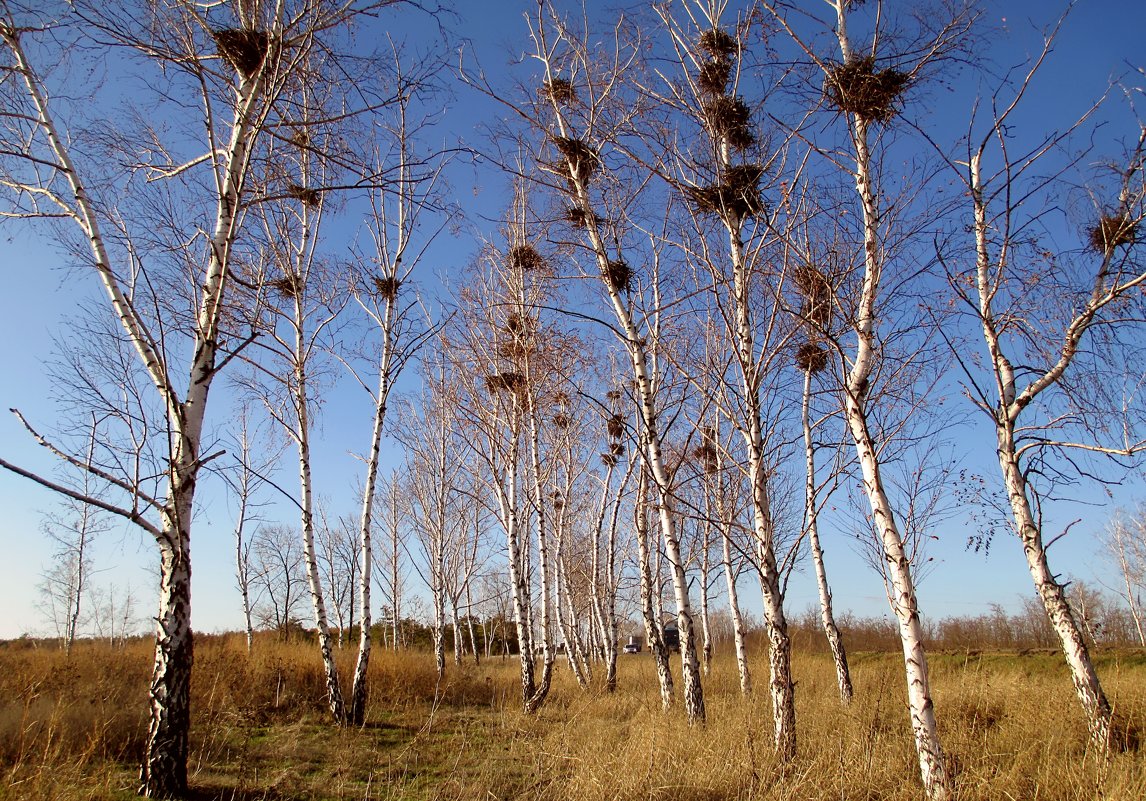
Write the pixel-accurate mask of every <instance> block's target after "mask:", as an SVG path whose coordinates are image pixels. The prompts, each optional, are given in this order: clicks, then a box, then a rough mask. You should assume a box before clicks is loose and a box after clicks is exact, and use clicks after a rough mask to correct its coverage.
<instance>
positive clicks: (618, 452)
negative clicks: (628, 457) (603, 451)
mask: <svg viewBox="0 0 1146 801" xmlns="http://www.w3.org/2000/svg"><path fill="white" fill-rule="evenodd" d="M609 453H611V454H612V455H613V456H622V455H624V453H625V443H623V442H610V443H609Z"/></svg>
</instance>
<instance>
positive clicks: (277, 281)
mask: <svg viewBox="0 0 1146 801" xmlns="http://www.w3.org/2000/svg"><path fill="white" fill-rule="evenodd" d="M267 286H269V287H271V288H272V289H274V290H276V291H277V292H278V293H279V294H280V295H282V296H283V297H284V298H297V297H298V296H299V293H300V292H301V291H302V279H301V278H299V277H298V276H296V275H289V274H288V275H284V276H283V277H282V278H272V279H271V280H270V281H267Z"/></svg>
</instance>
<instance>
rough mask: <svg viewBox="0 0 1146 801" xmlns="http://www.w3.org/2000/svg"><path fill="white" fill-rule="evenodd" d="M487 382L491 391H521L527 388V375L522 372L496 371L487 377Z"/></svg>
mask: <svg viewBox="0 0 1146 801" xmlns="http://www.w3.org/2000/svg"><path fill="white" fill-rule="evenodd" d="M485 384H486V386H487V387H489V389H490V391H491V392H497V391H498V390H504V391H506V392H520V391H521V390H523V389H525V376H523V375H522V374H521V373H494V374H493V375H487V376H486V377H485Z"/></svg>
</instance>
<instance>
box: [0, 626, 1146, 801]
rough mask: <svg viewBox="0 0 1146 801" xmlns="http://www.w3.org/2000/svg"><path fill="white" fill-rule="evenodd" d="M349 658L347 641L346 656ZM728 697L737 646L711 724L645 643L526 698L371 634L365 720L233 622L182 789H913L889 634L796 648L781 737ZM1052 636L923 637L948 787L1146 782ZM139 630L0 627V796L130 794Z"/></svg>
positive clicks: (1145, 690)
mask: <svg viewBox="0 0 1146 801" xmlns="http://www.w3.org/2000/svg"><path fill="white" fill-rule="evenodd" d="M343 656H344V657H345V661H344V663H343V664H342V668H343V669H344V670H345V671H346V673H349V671H350V669H351V667H352V657H353V654H352V653H351V652H350V651H349V650H348V652H347V653H346V654H344V655H343ZM760 656H761V655H758V656H757V660H756V662H755V663H754V668H755V670H756V673H755V674H754V679H755V682H756V685H757V688H758V689H757V693H756V694H755V695H754V696H753V697H752V698H751V699H747V700H746V699H743V698H742V697H741V696H740V692H739V685H738V681H737V678H736V672H735V664H734V662H733V661H732V660H731V659H728V658H723V659H718V660H717V661H716V663H715V665H714V667H713V671H712V673H711V674H710V675H709V676H708V677H707V679H706V682H705V689H706V698H707V706H708V717H709V723H708V724H707V725H706V726H704V727H702V728H690V727H689V726H687V725H686V724H685V722H684V720H683V714H682V712H681V711H680V710H679V709H676V710H673V711H670V712H669V713H667V714H665V713H662V712H661V711H660V708H659V696H658V693H657V691H656V686H655V677H654V674H653V669H652V664H651V660H650V659H649V658H648V656H647V655H643V656H628V657H623V658H622V660H621V674H620V686H621V690H620V691H619V692H618V693H616V694H614V695H609V694H607V693H604V692H603V691H601V690H599V689H590V690H589V691H581V690H579V689H578V688H577V686H576V684H575V683H574V682H573V681H572V680H571V678H570V677H569V676H568V672H567V671H565V670H563V669H561V665H560V663H559V670H558V675H557V680H556V682H555V685H554V689H553V692H552V694H551V696H550V698H549V700H548V702H547V703H546V705H545V707H544V708H543V709H542V710H541V712H540V713H539V714H538V715H536V716H533V717H529V716H526V715H524V714H523V713H522V712H521V711H520V703H519V690H518V685H517V674H516V671H517V663H516V660H515V659H512V658H511V659H506V660H501V659H495V660H492V661H491V662H483V663H482V665H481V666H478V667H474V666H473V665H464V666H462V667H461V668H454V667H453V666H452V665H451V666H450V670H449V671H448V675H447V679H446V681H445V682H444V683H443V685H442V686H440V687H438V686H436V682H435V676H434V672H433V664H432V658H431V657H430V656H429V655H428V654H424V653H403V654H392V653H388V652H384V651H380V650H379V651H376V654H375V659H374V660H373V663H372V672H373V675H372V687H373V694H372V696H371V701H370V705H369V715H368V717H369V720H368V723H367V725H366V726H365V727H363V728H362V729H338V728H336V727H334V726H332V725H330V723H329V722H328V717H327V713H326V711H325V708H324V704H323V700H322V690H323V682H322V672H321V669H320V666H319V662H318V657H317V651H316V650H315V649H314V648H313V647H312V646H309V645H307V644H305V643H287V644H284V643H278V642H275V641H273V640H269V639H268V640H265V641H262V640H260V641H259V642H257V643H256V651H255V654H254V655H253V656H251V657H248V656H247V654H246V652H245V649H244V647H243V644H242V641H241V640H240V639H239V638H226V637H214V638H200V639H199V640H198V641H197V644H196V666H195V686H194V692H193V695H194V720H193V726H194V730H193V743H192V757H191V764H190V766H189V767H190V776H191V784H192V787H193V790H194V793H193V797H195V798H203V799H206V798H218V799H240V800H241V799H287V798H291V799H294V798H299V799H311V798H313V799H319V798H322V799H326V798H331V799H334V798H337V799H395V800H397V799H458V800H459V801H460V800H461V799H481V798H485V799H495V798H497V799H534V798H536V799H553V800H554V801H556V800H557V799H578V800H579V801H598V799H630V798H631V799H636V798H641V799H666V800H667V799H673V800H674V801H677V800H682V801H688V799H769V801H771V800H772V799H776V800H777V801H783V800H784V799H801V801H805V800H808V801H811V800H813V799H825V801H826V800H827V799H848V800H849V801H851V800H856V801H858V800H861V799H862V800H871V801H874V800H875V799H888V800H889V801H896V800H898V799H902V800H904V801H906V799H919V798H921V797H922V791H921V789H920V785H919V781H918V778H917V769H916V763H915V758H914V752H913V749H912V744H911V738H910V733H909V731H908V728H907V712H906V708H905V703H904V688H903V674H902V666H901V664H900V660H899V657H898V655H896V654H878V653H860V654H856V655H855V656H854V657H853V672H854V681H855V685H856V700H855V702H853V704H852V705H851V706H850V707H847V708H844V707H842V706H841V705H840V703H839V701H838V698H837V693H836V689H835V680H834V673H833V671H832V666H831V663H830V661H829V660H828V658H827V657H826V656H824V655H821V654H806V653H805V654H798V655H797V658H796V662H795V666H794V667H795V672H796V676H797V679H798V687H797V704H798V725H799V738H800V744H799V755H798V758H797V759H796V760H795V762H793V763H792V764H789V765H786V766H785V765H780V764H778V763H777V762H776V761H775V760H774V759H773V757H772V754H771V713H770V709H769V699H768V697H767V693H766V692H762V691H763V690H764V689H765V683H766V681H767V676H766V673H764V672H763V671H765V670H766V663H765V662H764V660H763V659H762V658H760ZM1060 661H1061V660H1060V659H1059V658H1058V657H1056V656H1054V655H1047V654H1034V655H1027V656H1019V655H1015V654H982V655H968V654H956V655H934V656H933V657H932V674H933V684H934V691H935V698H936V704H937V709H938V715H939V719H940V724H941V726H942V729H943V741H944V745H945V747H946V749H947V751H948V755H949V756H950V757H951V759H952V761H953V763H954V765H955V767H956V770H957V772H958V788H959V789H958V795H957V798H958V799H965V800H966V801H972V800H976V799H984V801H985V800H986V799H992V801H993V800H994V799H1040V800H1041V801H1057V800H1058V799H1062V800H1063V801H1066V800H1067V799H1070V800H1071V801H1073V800H1074V799H1104V800H1105V801H1123V800H1124V799H1125V801H1137V800H1138V799H1142V798H1146V759H1144V758H1143V755H1142V754H1141V753H1140V752H1130V753H1126V754H1118V755H1115V756H1112V757H1110V758H1109V759H1102V758H1099V757H1098V756H1097V755H1095V754H1094V753H1092V752H1088V750H1087V748H1086V736H1085V728H1084V726H1083V724H1082V720H1081V716H1080V714H1079V712H1078V711H1077V708H1076V704H1075V701H1074V696H1073V691H1072V689H1071V686H1070V682H1069V678H1068V677H1067V675H1066V671H1065V668H1063V667H1062V665H1061V664H1060ZM149 667H150V647H149V645H148V644H147V643H135V644H132V645H130V646H129V647H128V648H127V649H123V650H111V649H109V648H107V647H104V646H98V645H95V644H87V643H85V644H83V645H82V646H81V647H80V648H79V649H78V650H77V651H76V652H75V653H74V654H73V656H72V658H71V660H67V659H65V658H64V656H63V654H62V653H60V652H58V651H55V650H48V649H39V650H33V649H24V650H20V649H17V648H16V647H15V646H8V647H0V798H5V799H7V798H12V799H19V798H27V799H33V798H34V799H45V798H46V799H127V798H130V797H132V791H133V789H134V784H135V773H136V770H137V768H136V764H137V761H138V759H139V757H140V754H141V751H142V746H143V738H144V734H145V729H146V720H145V714H144V713H145V694H146V686H147V674H148V669H149ZM1100 671H1101V673H1102V676H1103V679H1104V681H1105V683H1106V686H1107V688H1108V692H1109V694H1110V695H1111V698H1112V699H1113V700H1114V701H1115V703H1116V704H1117V706H1118V712H1119V716H1120V720H1121V721H1122V725H1124V726H1127V727H1131V728H1133V729H1135V730H1136V731H1146V653H1142V652H1122V653H1120V654H1118V655H1106V656H1104V657H1103V659H1102V662H1101V665H1100Z"/></svg>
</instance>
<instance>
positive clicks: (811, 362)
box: [796, 342, 828, 374]
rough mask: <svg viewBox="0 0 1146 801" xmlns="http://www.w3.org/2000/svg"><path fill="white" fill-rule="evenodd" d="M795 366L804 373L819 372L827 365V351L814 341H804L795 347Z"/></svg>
mask: <svg viewBox="0 0 1146 801" xmlns="http://www.w3.org/2000/svg"><path fill="white" fill-rule="evenodd" d="M796 366H797V367H799V368H800V369H801V370H803V371H804V372H805V373H813V374H815V373H819V372H822V371H823V370H824V369H825V368H827V366H828V351H827V350H826V349H825V348H822V347H820V346H819V345H818V344H816V343H815V342H805V343H804V344H803V345H801V346H800V347H798V348H797V349H796Z"/></svg>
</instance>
